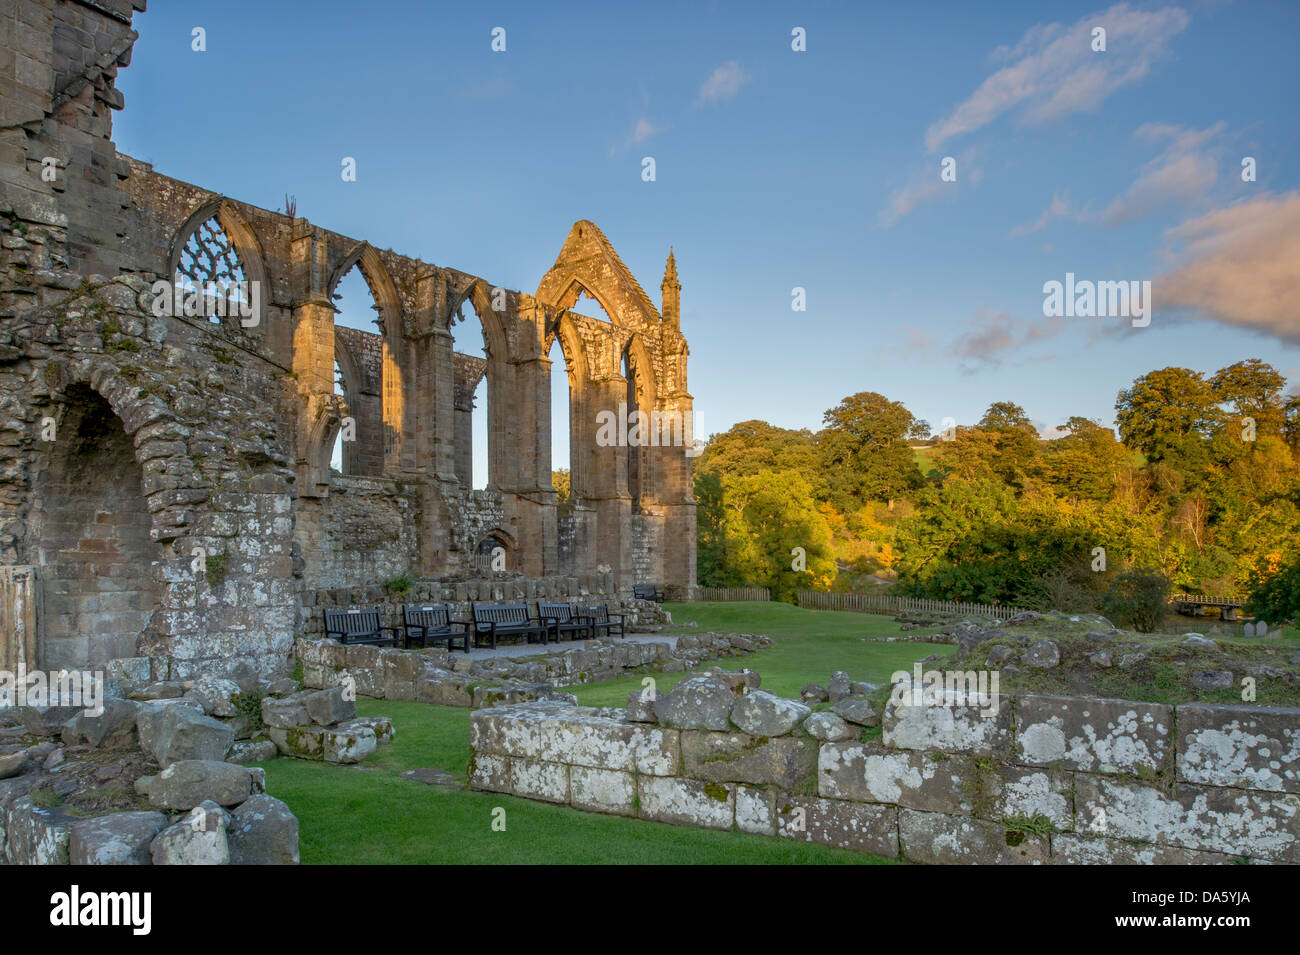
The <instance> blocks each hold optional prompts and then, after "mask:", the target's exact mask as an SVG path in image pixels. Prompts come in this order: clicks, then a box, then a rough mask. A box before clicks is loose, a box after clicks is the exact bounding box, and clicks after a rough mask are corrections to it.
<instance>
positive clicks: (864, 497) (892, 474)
mask: <svg viewBox="0 0 1300 955" xmlns="http://www.w3.org/2000/svg"><path fill="white" fill-rule="evenodd" d="M823 421H824V423H825V425H826V427H825V428H824V429H823V430H822V431H821V432H820V433H819V434H818V436H817V437H818V441H817V443H818V448H819V450H820V452H821V465H822V468H823V469H824V473H825V479H826V484H827V489H828V493H829V496H830V498H831V500H832V502H834V503H835V504H836V506H837V507H839V509H840V510H848V509H849V508H850V507H852V506H853V505H854V504H861V503H864V502H866V501H869V500H887V499H889V498H892V497H895V496H901V495H903V494H905V493H906V492H909V491H913V490H915V489H916V488H919V487H920V486H921V485H922V483H923V481H922V478H921V472H920V470H918V468H917V466H916V461H915V460H914V459H913V457H912V451H911V449H910V448H908V446H907V440H906V438H907V435H908V434H910V433H913V432H914V431H915V430H916V429H917V428H918V427H919V424H920V422H918V421H917V419H916V418H914V417H913V415H912V413H911V412H910V411H908V410H907V408H905V407H904V406H903V405H902V404H900V403H899V402H897V401H890V400H889V399H888V398H886V397H885V396H884V395H879V394H876V393H875V392H874V391H862V392H858V393H857V394H856V395H850V396H849V397H847V398H845V399H844V400H843V401H841V402H840V403H839V404H838V405H836V406H835V407H834V408H832V409H830V410H829V411H827V412H826V414H825V416H824V418H823Z"/></svg>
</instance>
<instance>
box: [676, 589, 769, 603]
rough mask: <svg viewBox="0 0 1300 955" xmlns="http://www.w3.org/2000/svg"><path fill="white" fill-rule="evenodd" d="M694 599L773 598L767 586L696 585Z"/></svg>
mask: <svg viewBox="0 0 1300 955" xmlns="http://www.w3.org/2000/svg"><path fill="white" fill-rule="evenodd" d="M691 599H692V600H724V601H736V600H771V599H772V592H771V591H770V590H768V589H767V588H766V587H696V588H695V594H694V596H693V597H692V598H691Z"/></svg>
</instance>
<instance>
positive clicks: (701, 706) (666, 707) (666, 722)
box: [655, 676, 736, 730]
mask: <svg viewBox="0 0 1300 955" xmlns="http://www.w3.org/2000/svg"><path fill="white" fill-rule="evenodd" d="M735 702H736V694H734V693H733V692H732V690H731V687H730V686H728V684H727V683H726V682H725V681H724V680H723V679H721V678H718V677H708V676H692V677H687V678H686V679H685V680H682V682H680V683H678V684H677V685H676V686H675V687H673V688H672V690H671V691H670V692H669V693H667V694H661V695H660V696H659V698H658V699H656V700H655V716H657V717H658V718H659V722H660V724H662V725H663V726H669V727H674V728H676V729H691V730H725V729H728V728H730V726H731V708H732V706H733V705H734V704H735Z"/></svg>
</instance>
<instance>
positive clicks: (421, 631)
mask: <svg viewBox="0 0 1300 955" xmlns="http://www.w3.org/2000/svg"><path fill="white" fill-rule="evenodd" d="M402 629H403V631H404V632H403V635H402V636H403V641H402V645H403V646H406V647H409V646H411V644H413V643H415V642H416V641H417V640H418V641H419V642H420V646H421V647H427V646H428V645H429V641H430V640H432V641H433V642H434V643H444V642H445V643H446V644H447V649H448V650H454V649H456V644H457V643H459V644H460V647H461V649H462V650H464V651H465V652H466V653H469V623H468V622H467V621H465V620H452V619H451V608H449V607H448V606H447V605H446V604H430V605H428V606H426V607H413V606H410V605H409V604H407V605H403V606H402Z"/></svg>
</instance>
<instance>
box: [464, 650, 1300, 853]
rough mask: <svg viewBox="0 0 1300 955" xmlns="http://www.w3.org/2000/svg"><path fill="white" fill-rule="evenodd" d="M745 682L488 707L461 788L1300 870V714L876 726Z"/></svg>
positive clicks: (850, 830) (914, 838) (992, 848)
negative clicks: (814, 709) (645, 696)
mask: <svg viewBox="0 0 1300 955" xmlns="http://www.w3.org/2000/svg"><path fill="white" fill-rule="evenodd" d="M754 677H756V674H720V675H717V676H701V677H692V678H689V679H687V680H685V681H683V682H682V683H681V684H679V685H678V686H677V687H676V688H675V689H674V690H673V693H671V694H668V695H667V696H663V697H659V698H658V699H657V700H656V701H655V702H653V703H649V704H647V703H644V702H642V701H640V700H639V699H638V698H637V697H638V694H637V693H633V695H632V698H631V699H629V702H628V707H627V709H616V710H597V709H593V708H591V707H579V706H573V705H571V704H567V703H563V702H532V703H519V704H514V705H507V706H501V707H495V708H492V709H484V710H479V711H477V712H475V713H474V714H473V715H472V716H471V722H470V745H471V748H472V749H473V756H472V757H471V761H470V764H471V774H470V783H471V786H472V788H475V789H479V790H486V791H490V792H504V793H510V794H512V795H517V796H522V797H525V798H531V799H538V800H542V801H545V802H555V803H566V804H568V805H571V806H573V807H574V808H577V809H583V810H587V811H591V812H606V813H613V814H618V815H627V816H637V817H639V818H642V819H650V820H654V821H658V822H668V823H674V824H677V825H690V826H700V827H703V828H712V829H731V828H733V827H734V828H736V829H739V830H740V831H743V832H752V833H758V834H762V835H769V836H776V837H779V838H786V839H798V840H800V841H809V842H817V843H821V844H824V845H830V846H838V847H841V848H846V849H853V850H857V851H862V852H870V853H873V854H876V855H882V856H887V857H891V858H892V857H895V856H901V857H902V858H905V859H907V860H910V861H913V862H921V863H932V864H949V863H985V864H990V863H997V864H1001V863H1061V864H1066V865H1077V864H1098V863H1121V864H1152V863H1155V864H1188V863H1228V862H1232V861H1236V860H1241V859H1251V860H1259V861H1265V862H1278V863H1296V862H1300V795H1298V794H1300V775H1297V772H1298V771H1297V769H1296V767H1297V766H1300V710H1295V709H1274V708H1265V707H1256V706H1218V705H1210V704H1199V703H1198V704H1185V705H1180V706H1177V707H1173V706H1165V705H1161V704H1152V703H1137V702H1132V701H1127V700H1099V699H1094V698H1084V697H1050V696H1033V695H1022V696H1018V697H1016V698H1015V699H1014V700H1013V701H1003V705H1002V706H1001V707H1000V709H999V710H998V712H997V714H996V715H994V716H992V717H990V716H987V715H981V712H980V709H979V708H977V707H974V706H971V707H966V706H897V707H896V706H892V705H891V706H887V707H886V709H885V711H884V714H883V720H881V719H880V715H879V714H874V716H873V714H871V713H870V712H869V711H868V710H867V709H864V707H863V705H862V703H860V702H858V701H853V702H854V703H855V704H857V705H848V706H844V705H840V704H837V706H836V707H835V712H834V713H819V714H812V715H809V710H808V708H807V707H805V706H801V705H800V704H798V703H797V702H796V701H793V700H780V699H779V698H777V697H774V696H771V695H770V694H764V693H763V692H762V691H756V689H755V687H756V685H757V681H756V679H754ZM841 712H842V713H844V714H845V718H841V717H840V716H839V715H838V714H839V713H841ZM847 719H851V720H852V721H853V722H852V723H849V722H846V720H847ZM877 721H878V722H880V725H881V733H880V735H879V738H875V739H869V740H867V741H863V740H862V739H860V738H859V735H860V733H861V730H862V727H861V725H860V724H863V723H873V722H877ZM868 735H869V734H868Z"/></svg>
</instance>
